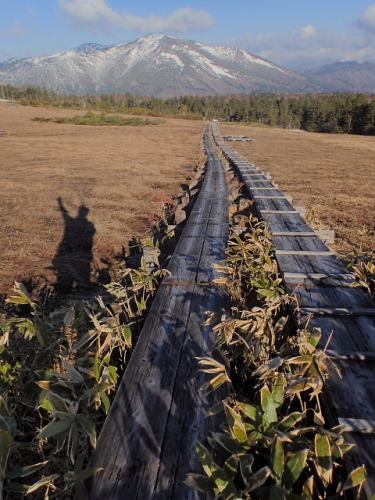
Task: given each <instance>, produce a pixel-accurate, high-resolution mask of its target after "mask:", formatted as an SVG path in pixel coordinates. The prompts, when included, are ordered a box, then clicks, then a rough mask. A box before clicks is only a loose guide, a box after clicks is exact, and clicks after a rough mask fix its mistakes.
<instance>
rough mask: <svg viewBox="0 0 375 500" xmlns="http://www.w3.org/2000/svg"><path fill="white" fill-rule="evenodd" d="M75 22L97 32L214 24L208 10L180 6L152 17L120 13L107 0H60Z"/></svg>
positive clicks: (177, 29)
mask: <svg viewBox="0 0 375 500" xmlns="http://www.w3.org/2000/svg"><path fill="white" fill-rule="evenodd" d="M59 4H60V6H61V8H62V9H63V10H64V12H65V14H66V15H67V17H68V20H69V22H70V23H71V24H73V25H74V26H76V27H80V28H83V29H87V30H89V31H93V32H99V31H108V30H110V29H112V28H122V29H125V30H134V31H140V32H155V31H174V32H186V31H189V30H204V29H207V28H209V27H210V26H212V25H213V24H214V19H213V18H212V16H211V15H210V14H209V13H208V12H206V11H204V10H193V9H191V8H190V7H186V8H184V9H179V10H176V11H175V12H173V13H172V14H171V15H170V16H168V17H162V16H158V15H155V14H152V15H150V16H149V17H141V16H135V15H134V14H131V13H124V14H120V13H118V12H116V11H115V10H113V9H112V8H111V7H110V6H109V5H108V4H107V3H106V0H71V1H68V0H59Z"/></svg>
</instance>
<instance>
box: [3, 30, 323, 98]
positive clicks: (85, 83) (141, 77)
mask: <svg viewBox="0 0 375 500" xmlns="http://www.w3.org/2000/svg"><path fill="white" fill-rule="evenodd" d="M0 82H1V83H9V84H11V85H15V86H18V87H19V86H26V85H33V86H39V87H45V88H47V89H53V90H55V91H57V92H62V93H66V94H78V95H81V94H101V93H125V92H132V93H134V94H136V95H140V94H142V95H153V96H158V97H172V96H178V95H187V94H193V95H212V94H233V93H240V92H241V93H242V92H259V91H262V92H270V91H285V92H296V91H300V92H306V91H318V90H320V89H319V87H318V86H317V85H314V84H311V83H309V80H308V78H307V77H304V76H302V75H299V74H298V73H294V72H292V71H289V70H286V69H284V68H281V67H279V66H277V65H276V64H273V63H271V62H269V61H266V60H265V59H261V58H260V57H256V56H253V55H251V54H249V53H248V52H245V51H244V50H239V49H235V48H231V47H208V46H205V45H202V44H200V43H197V42H193V41H190V40H186V39H183V38H177V37H173V36H169V35H164V34H156V35H148V36H146V37H143V38H140V39H138V40H135V41H133V42H128V43H120V44H118V45H113V46H104V45H98V44H95V43H87V44H84V45H81V46H80V47H77V48H75V49H73V50H70V51H68V52H65V53H61V54H53V55H51V56H46V57H32V58H28V59H10V60H8V61H6V62H3V63H1V64H0Z"/></svg>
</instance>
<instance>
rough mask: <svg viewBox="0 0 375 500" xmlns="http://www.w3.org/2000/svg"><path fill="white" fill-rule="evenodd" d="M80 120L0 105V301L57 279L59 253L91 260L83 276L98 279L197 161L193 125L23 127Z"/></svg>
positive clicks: (196, 125)
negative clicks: (26, 286)
mask: <svg viewBox="0 0 375 500" xmlns="http://www.w3.org/2000/svg"><path fill="white" fill-rule="evenodd" d="M80 113H81V112H80V111H77V110H56V109H44V108H32V107H22V106H19V107H18V108H10V107H9V103H0V129H1V130H2V131H5V132H6V134H4V135H2V136H1V137H0V151H1V154H0V176H1V180H2V182H1V199H0V255H1V261H0V294H5V293H8V292H9V290H10V289H11V287H12V284H13V281H14V280H18V281H27V280H29V279H34V278H36V277H38V276H39V280H42V281H43V280H44V281H46V282H50V283H54V282H55V281H56V279H57V277H58V275H60V277H61V275H62V274H64V273H65V268H64V265H65V264H64V263H62V261H63V260H64V259H62V260H61V257H62V254H63V252H64V251H65V250H64V249H66V248H67V245H68V247H69V245H70V247H69V249H68V250H69V251H70V252H76V253H77V259H78V260H79V259H80V258H83V259H84V258H86V257H88V258H89V259H92V264H91V271H92V270H93V269H94V271H95V270H96V272H99V270H100V269H103V268H105V269H106V268H107V267H108V266H109V263H110V261H111V259H113V257H114V255H116V254H119V253H122V252H123V248H124V247H125V248H126V246H127V244H128V241H129V240H130V239H131V237H132V236H133V235H138V236H139V235H141V234H142V232H143V231H144V230H145V228H147V227H149V225H150V219H151V218H152V215H153V214H154V213H157V212H158V211H160V209H161V207H162V206H163V204H164V202H165V201H167V200H169V199H170V197H171V196H172V195H173V194H177V193H179V191H180V190H179V186H180V184H181V183H183V182H184V180H185V178H186V175H187V169H188V168H192V167H194V166H196V165H197V164H198V163H199V161H200V157H199V155H200V144H201V140H202V134H203V123H202V122H199V121H188V120H177V119H167V120H166V123H163V124H159V125H157V126H145V127H120V126H111V127H100V126H84V125H82V126H76V125H70V124H55V123H38V122H35V121H32V120H31V119H32V118H35V117H37V116H44V117H46V118H49V117H55V116H68V117H72V116H75V115H77V114H80ZM84 113H85V111H82V114H84ZM59 198H60V199H61V202H60V205H59V201H58V200H59ZM68 217H70V219H68ZM67 231H68V233H69V234H68V235H67V234H66V233H67ZM90 243H91V247H92V248H89V246H90ZM85 252H86V257H85ZM90 252H91V253H90ZM70 263H71V262H70ZM68 264H69V263H68ZM83 267H84V273H86V275H87V266H86V267H85V266H83ZM66 272H69V271H68V270H67V271H66ZM68 279H70V278H69V277H68Z"/></svg>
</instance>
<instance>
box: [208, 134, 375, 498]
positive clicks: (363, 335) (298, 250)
mask: <svg viewBox="0 0 375 500" xmlns="http://www.w3.org/2000/svg"><path fill="white" fill-rule="evenodd" d="M214 138H215V140H216V142H217V144H218V146H219V147H220V148H221V149H222V150H223V152H224V154H225V155H226V157H227V159H228V161H229V162H230V163H231V165H232V166H234V167H236V168H237V169H238V172H239V174H240V176H241V178H242V180H243V182H244V184H245V185H246V188H247V191H248V193H249V195H250V197H251V198H252V199H254V205H255V208H256V210H257V212H258V214H259V216H260V218H261V219H263V220H266V221H268V223H269V230H270V232H271V236H272V242H273V245H274V247H275V249H276V250H275V254H276V259H277V262H278V265H279V269H280V272H281V274H282V276H283V279H284V283H285V287H286V291H287V293H288V294H290V295H294V297H295V298H296V308H295V309H296V313H297V314H298V315H299V317H300V319H308V320H309V327H310V328H313V327H317V328H321V330H322V347H325V346H326V345H327V343H328V342H329V346H328V349H329V351H327V353H329V354H330V355H331V356H332V359H333V360H334V362H335V364H336V365H337V366H338V367H339V369H340V374H338V373H337V371H336V370H335V369H333V368H332V366H331V369H330V373H329V375H330V376H329V378H328V380H327V383H326V386H327V390H326V392H325V405H324V410H325V413H326V415H327V419H328V421H329V422H328V423H329V425H330V426H331V427H333V426H335V425H338V424H344V425H345V426H346V428H347V430H348V431H351V432H348V433H347V434H346V439H347V441H348V442H350V443H355V444H356V446H355V447H354V448H353V450H352V451H350V452H349V453H348V454H347V457H348V460H349V462H350V463H349V464H348V466H349V468H356V467H359V466H361V465H362V464H365V465H366V468H367V471H368V480H367V481H366V483H365V485H364V492H363V493H364V496H365V497H366V498H369V497H371V496H372V495H373V494H374V493H375V306H374V304H373V302H372V301H371V299H370V297H369V296H368V295H367V294H366V293H365V292H364V291H363V290H361V289H359V288H353V286H352V284H353V283H354V280H355V276H354V275H353V274H350V273H348V271H347V270H346V268H345V267H344V266H343V264H342V263H341V262H340V261H339V260H338V259H337V257H336V256H335V255H334V254H333V252H330V250H329V248H327V246H326V245H325V244H324V243H323V241H322V240H321V239H320V238H319V237H318V236H317V235H316V234H315V233H314V231H313V230H312V229H311V227H310V226H309V225H308V224H307V223H306V221H305V220H304V219H303V218H302V217H301V215H300V213H299V212H298V210H297V209H296V208H294V207H293V205H292V204H291V203H290V201H289V199H287V197H286V196H285V195H284V194H283V193H282V192H281V191H279V190H278V189H277V188H276V187H275V186H274V185H273V184H272V182H271V181H270V179H269V178H267V176H266V175H265V174H263V173H262V172H261V171H260V170H258V169H257V168H256V167H255V166H254V165H253V164H251V163H249V162H247V161H245V160H244V159H243V158H241V156H240V155H239V154H238V153H236V152H235V151H233V150H232V149H230V148H229V147H228V146H226V144H225V143H224V141H223V140H222V137H221V135H220V133H219V132H218V130H217V129H214Z"/></svg>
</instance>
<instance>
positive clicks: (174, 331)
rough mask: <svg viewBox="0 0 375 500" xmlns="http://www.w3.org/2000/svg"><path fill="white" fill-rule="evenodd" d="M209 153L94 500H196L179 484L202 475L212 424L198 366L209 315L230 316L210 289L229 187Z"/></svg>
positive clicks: (130, 371) (129, 380) (139, 350)
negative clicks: (201, 449)
mask: <svg viewBox="0 0 375 500" xmlns="http://www.w3.org/2000/svg"><path fill="white" fill-rule="evenodd" d="M205 143H206V145H207V150H208V151H207V156H208V158H209V161H208V167H207V171H206V175H205V178H204V181H203V183H202V187H201V191H200V193H199V195H198V199H197V202H196V204H195V206H194V209H193V210H192V212H191V214H190V216H189V219H188V221H187V224H186V227H185V228H184V231H183V233H182V236H181V238H180V240H179V242H178V244H177V247H176V250H175V252H174V254H173V256H172V258H171V261H170V263H169V266H168V269H169V271H170V276H166V277H165V279H164V280H163V282H162V284H161V286H160V288H159V290H158V292H157V294H156V296H155V299H154V302H153V304H152V306H151V309H150V312H149V315H148V317H147V319H146V322H145V325H144V328H143V330H142V333H141V335H140V338H139V340H138V342H137V344H136V347H135V349H134V352H133V354H132V357H131V359H130V362H129V364H128V367H127V369H126V372H125V375H124V377H123V378H122V381H121V384H120V387H119V389H118V391H117V393H116V397H115V400H114V403H113V404H112V407H111V410H110V413H109V415H108V417H107V419H106V422H105V424H104V427H103V429H102V432H101V434H100V437H99V440H98V446H97V449H96V451H95V453H94V455H93V457H92V460H91V463H90V465H91V466H94V467H104V470H103V471H101V472H100V473H98V474H97V475H95V476H94V477H93V478H92V479H91V480H90V483H89V486H90V488H89V489H90V500H99V499H100V500H119V499H123V498H131V499H134V500H159V499H163V500H174V499H176V498H179V499H181V500H193V499H196V498H197V495H196V492H194V491H193V490H192V489H190V488H188V487H187V486H186V485H185V484H184V479H185V477H186V474H187V473H188V472H191V471H199V470H200V465H199V463H198V462H199V461H198V458H197V455H196V452H195V449H194V448H195V443H196V441H197V440H203V439H204V437H205V436H207V435H208V432H209V431H208V429H209V427H210V426H212V425H217V421H215V419H214V420H212V419H205V409H206V407H207V401H206V400H205V399H204V398H202V395H201V394H200V392H199V390H198V388H199V387H200V385H202V384H203V382H204V381H206V380H207V378H210V377H208V376H206V375H205V374H203V373H202V372H199V370H198V365H197V360H196V357H200V356H205V355H207V353H208V349H210V348H211V347H212V343H213V341H212V339H211V327H208V326H205V325H204V320H205V311H208V310H213V311H214V310H222V309H224V310H226V309H228V298H227V295H226V293H225V291H224V289H223V288H222V287H218V286H216V285H214V284H213V283H212V280H213V279H214V278H215V277H217V276H219V275H218V273H217V271H216V270H215V269H214V268H213V266H212V264H213V263H214V262H217V263H218V262H220V260H221V259H222V258H223V257H224V251H225V248H226V245H227V239H228V231H229V227H228V225H229V221H228V201H227V187H226V181H225V175H224V173H223V167H222V164H221V162H220V161H218V160H217V156H216V155H215V154H214V152H213V151H212V150H211V149H210V141H209V140H208V138H207V136H206V137H205ZM211 403H212V401H211ZM217 428H218V427H217V426H216V429H217ZM199 497H200V498H202V495H200V496H199Z"/></svg>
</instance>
